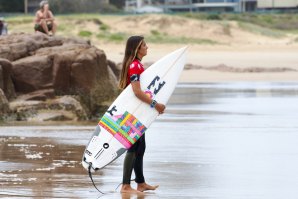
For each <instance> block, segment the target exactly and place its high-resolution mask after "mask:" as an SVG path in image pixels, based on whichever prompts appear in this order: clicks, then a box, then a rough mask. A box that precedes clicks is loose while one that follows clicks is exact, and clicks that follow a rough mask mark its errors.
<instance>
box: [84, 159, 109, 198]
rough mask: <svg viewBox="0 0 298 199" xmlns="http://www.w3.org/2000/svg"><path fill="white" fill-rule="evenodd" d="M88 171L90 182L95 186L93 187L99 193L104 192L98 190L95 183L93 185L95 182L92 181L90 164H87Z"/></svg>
mask: <svg viewBox="0 0 298 199" xmlns="http://www.w3.org/2000/svg"><path fill="white" fill-rule="evenodd" d="M88 173H89V177H90V179H91V181H92V184H93V186H94V187H95V189H96V190H97V191H98V192H99V193H101V194H105V193H103V192H102V191H100V190H99V189H98V188H97V187H96V185H95V183H94V181H93V178H92V174H91V164H89V167H88Z"/></svg>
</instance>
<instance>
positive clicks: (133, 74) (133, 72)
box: [128, 62, 142, 82]
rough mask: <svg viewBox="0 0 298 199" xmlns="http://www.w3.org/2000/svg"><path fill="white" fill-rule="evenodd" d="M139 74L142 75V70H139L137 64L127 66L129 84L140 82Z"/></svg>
mask: <svg viewBox="0 0 298 199" xmlns="http://www.w3.org/2000/svg"><path fill="white" fill-rule="evenodd" d="M141 73H142V70H141V68H140V66H139V65H138V63H136V62H133V63H132V64H131V65H130V66H129V72H128V75H129V79H130V82H136V81H140V75H141Z"/></svg>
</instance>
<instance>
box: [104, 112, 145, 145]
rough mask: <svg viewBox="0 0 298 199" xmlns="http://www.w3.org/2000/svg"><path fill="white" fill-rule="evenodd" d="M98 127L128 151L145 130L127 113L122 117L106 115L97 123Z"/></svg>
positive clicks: (143, 126)
mask: <svg viewBox="0 0 298 199" xmlns="http://www.w3.org/2000/svg"><path fill="white" fill-rule="evenodd" d="M99 125H100V126H101V127H103V128H104V129H106V130H107V131H108V132H109V133H111V134H112V135H113V136H114V137H115V138H116V139H117V140H118V141H119V142H120V143H121V144H122V145H123V146H124V147H125V148H126V149H129V148H130V147H131V146H132V145H133V144H134V143H135V142H136V141H137V140H138V139H139V138H140V137H141V136H142V135H143V134H144V133H145V131H146V129H147V128H146V127H145V125H143V124H142V123H141V122H140V121H139V120H138V119H137V118H135V116H133V115H132V114H130V113H129V112H127V111H126V112H125V113H124V114H123V115H109V114H107V113H106V114H105V115H104V116H103V117H102V118H101V120H100V121H99Z"/></svg>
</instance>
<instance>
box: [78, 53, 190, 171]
mask: <svg viewBox="0 0 298 199" xmlns="http://www.w3.org/2000/svg"><path fill="white" fill-rule="evenodd" d="M186 50H187V47H184V48H181V49H178V50H176V51H174V52H172V53H170V54H168V55H166V56H165V57H163V58H162V59H160V60H159V61H157V62H156V63H154V64H153V65H151V66H150V67H149V68H148V69H146V70H145V71H144V72H143V73H142V74H141V77H140V84H141V89H142V90H143V91H144V92H145V93H146V94H147V95H148V96H150V97H151V98H152V99H155V100H156V101H157V102H159V103H162V104H167V102H168V100H169V98H170V96H171V94H172V93H173V91H174V89H175V86H176V84H177V82H178V79H179V77H180V74H181V72H182V70H183V68H184V64H185V60H186ZM157 116H158V112H157V111H156V110H155V109H154V108H151V107H150V105H148V104H147V103H144V102H142V101H141V100H139V99H138V98H137V97H136V96H135V95H134V92H133V90H132V87H131V85H129V86H128V87H127V88H126V89H125V90H123V91H122V93H121V94H120V95H119V96H118V97H117V99H116V100H115V101H114V102H113V104H112V105H111V106H110V107H109V109H108V110H107V112H106V113H105V114H104V116H103V117H102V118H101V120H100V121H99V123H98V125H97V127H96V129H95V132H94V133H93V136H92V137H91V139H90V141H89V143H88V145H87V147H86V149H85V152H84V155H83V160H82V164H83V167H84V168H85V169H88V168H89V166H91V167H90V168H91V170H98V169H101V168H103V167H105V166H106V165H108V164H110V163H111V162H112V161H114V160H115V159H117V158H118V157H119V156H121V155H122V154H123V153H124V152H125V151H126V150H127V149H129V148H130V147H131V146H132V145H133V144H134V143H135V142H136V141H137V140H138V139H139V138H140V137H141V136H142V135H143V134H144V133H145V131H146V129H148V128H149V126H150V125H151V123H152V122H153V121H154V120H155V119H156V117H157Z"/></svg>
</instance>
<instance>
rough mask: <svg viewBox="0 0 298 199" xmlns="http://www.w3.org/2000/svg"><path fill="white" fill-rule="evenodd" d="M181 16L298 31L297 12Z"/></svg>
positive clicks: (190, 14) (187, 14)
mask: <svg viewBox="0 0 298 199" xmlns="http://www.w3.org/2000/svg"><path fill="white" fill-rule="evenodd" d="M181 16H184V17H187V18H194V19H199V20H219V21H221V20H222V21H238V22H242V23H249V24H254V25H256V26H261V27H264V28H269V29H275V30H283V31H298V14H295V13H287V14H286V13H284V14H282V13H281V14H278V13H241V14H239V13H184V14H181Z"/></svg>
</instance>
